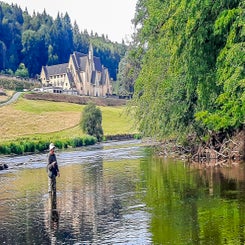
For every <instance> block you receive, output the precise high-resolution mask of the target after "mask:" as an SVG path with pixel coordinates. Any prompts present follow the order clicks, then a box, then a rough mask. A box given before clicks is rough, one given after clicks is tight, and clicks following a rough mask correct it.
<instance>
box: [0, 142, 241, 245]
mask: <svg viewBox="0 0 245 245" xmlns="http://www.w3.org/2000/svg"><path fill="white" fill-rule="evenodd" d="M58 154H59V159H60V163H61V164H60V171H61V177H60V178H58V179H57V192H55V193H54V195H49V194H48V193H47V174H46V170H45V166H46V164H45V161H46V156H43V159H45V161H44V163H41V164H43V166H42V165H41V164H40V165H39V168H38V167H37V164H34V167H33V168H31V167H29V166H30V165H31V164H30V165H29V164H27V165H26V167H22V168H20V169H18V170H15V171H11V170H10V171H8V172H5V173H1V174H0V184H1V189H0V217H1V218H0V244H176V245H182V244H190V245H192V244H193V245H194V244H207V245H210V244H215V245H221V244H222V245H223V244H244V242H245V172H244V168H243V166H236V167H234V168H232V169H218V168H217V169H212V168H207V169H198V168H196V167H194V166H192V165H191V166H190V165H188V164H184V163H183V162H179V161H175V160H171V159H163V158H157V157H154V155H152V153H151V152H150V151H149V150H148V148H145V147H139V146H137V147H135V146H130V145H128V146H125V145H117V146H116V147H115V148H113V146H110V147H105V148H104V149H103V147H100V148H98V147H97V149H96V148H93V149H92V148H90V149H88V150H87V151H85V150H84V151H77V152H59V153H58ZM69 156H70V158H69ZM36 157H37V156H36ZM33 159H34V156H33ZM22 160H23V159H22ZM12 161H14V160H12ZM18 161H21V158H18ZM39 162H40V161H39Z"/></svg>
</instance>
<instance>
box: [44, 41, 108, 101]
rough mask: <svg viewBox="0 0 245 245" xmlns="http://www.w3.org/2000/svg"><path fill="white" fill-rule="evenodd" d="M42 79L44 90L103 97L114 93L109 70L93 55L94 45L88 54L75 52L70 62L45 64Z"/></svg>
mask: <svg viewBox="0 0 245 245" xmlns="http://www.w3.org/2000/svg"><path fill="white" fill-rule="evenodd" d="M40 79H41V83H42V86H43V90H44V91H53V92H57V91H58V92H59V93H61V92H62V93H63V92H64V93H74V92H75V93H77V94H79V95H88V96H103V97H104V96H108V95H111V94H112V81H111V79H110V76H109V71H108V69H107V68H106V67H104V66H103V65H102V64H101V61H100V58H98V57H95V56H94V55H93V48H92V45H90V47H89V53H88V54H83V53H80V52H73V54H71V55H70V58H69V61H68V63H65V64H59V65H52V66H43V67H42V70H41V74H40ZM50 88H53V89H50Z"/></svg>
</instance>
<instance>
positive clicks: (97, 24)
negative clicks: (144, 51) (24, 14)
mask: <svg viewBox="0 0 245 245" xmlns="http://www.w3.org/2000/svg"><path fill="white" fill-rule="evenodd" d="M3 2H6V3H9V4H11V3H14V4H17V5H18V6H20V7H21V8H22V10H25V8H26V7H27V10H28V13H29V14H30V15H32V13H33V10H35V11H36V12H39V13H42V12H43V10H44V9H45V10H46V13H47V14H49V15H51V16H52V17H53V18H56V16H57V14H58V12H59V13H60V14H61V13H63V14H65V12H67V13H68V15H69V16H70V18H71V23H72V25H73V24H74V21H76V22H77V24H78V26H79V29H80V31H84V30H85V29H86V30H87V31H88V33H89V34H90V32H91V31H93V33H96V32H97V33H98V35H99V36H101V35H102V34H104V35H107V36H108V38H109V39H110V40H111V41H114V42H118V43H121V41H122V39H124V41H130V40H131V39H130V37H131V34H132V33H133V31H134V28H133V25H132V23H131V20H132V19H133V18H134V14H135V6H136V2H137V0H3Z"/></svg>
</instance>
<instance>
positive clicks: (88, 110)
mask: <svg viewBox="0 0 245 245" xmlns="http://www.w3.org/2000/svg"><path fill="white" fill-rule="evenodd" d="M80 125H81V128H82V130H83V132H84V133H86V134H88V135H91V136H94V137H96V138H97V139H98V141H101V140H102V138H103V129H102V113H101V110H100V108H98V107H96V105H95V104H94V103H92V102H90V103H88V105H86V106H85V107H84V109H83V112H82V117H81V122H80Z"/></svg>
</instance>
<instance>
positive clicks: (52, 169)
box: [47, 153, 59, 178]
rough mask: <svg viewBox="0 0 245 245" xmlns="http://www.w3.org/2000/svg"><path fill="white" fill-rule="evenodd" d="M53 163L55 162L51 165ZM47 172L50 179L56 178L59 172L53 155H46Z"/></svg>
mask: <svg viewBox="0 0 245 245" xmlns="http://www.w3.org/2000/svg"><path fill="white" fill-rule="evenodd" d="M53 162H56V163H55V164H53ZM47 171H48V176H49V177H50V178H53V177H56V176H57V174H58V172H59V167H58V163H57V160H56V155H55V154H50V153H49V155H48V165H47Z"/></svg>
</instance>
